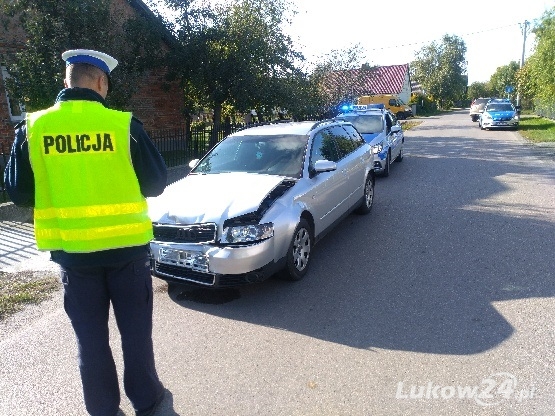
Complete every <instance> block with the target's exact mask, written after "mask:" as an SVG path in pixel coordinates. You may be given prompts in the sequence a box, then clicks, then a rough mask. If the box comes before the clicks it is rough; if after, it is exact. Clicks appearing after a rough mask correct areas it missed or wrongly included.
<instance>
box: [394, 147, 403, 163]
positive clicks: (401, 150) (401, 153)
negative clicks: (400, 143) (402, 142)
mask: <svg viewBox="0 0 555 416" xmlns="http://www.w3.org/2000/svg"><path fill="white" fill-rule="evenodd" d="M403 157H404V155H403V147H401V149H399V154H398V155H397V157H396V158H395V162H402V161H403Z"/></svg>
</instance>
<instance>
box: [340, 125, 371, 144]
mask: <svg viewBox="0 0 555 416" xmlns="http://www.w3.org/2000/svg"><path fill="white" fill-rule="evenodd" d="M343 128H344V129H345V131H346V132H347V134H348V135H349V137H351V140H352V141H353V142H355V143H356V144H357V146H362V145H363V144H364V143H366V142H365V141H364V139H363V138H362V136H361V135H360V133H359V132H358V131H357V130H356V129H355V128H354V127H353V126H351V125H349V124H346V125H344V126H343Z"/></svg>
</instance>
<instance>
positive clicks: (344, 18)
mask: <svg viewBox="0 0 555 416" xmlns="http://www.w3.org/2000/svg"><path fill="white" fill-rule="evenodd" d="M294 4H295V6H294V7H295V8H296V10H297V12H298V13H297V14H296V15H295V16H294V17H293V20H292V24H291V25H290V26H286V27H284V31H285V32H286V33H287V34H288V35H289V36H291V38H292V39H293V41H294V42H295V47H296V49H297V50H298V51H300V52H302V53H303V55H304V56H305V58H306V59H307V61H308V62H314V61H315V60H318V59H319V58H320V57H323V56H325V55H326V54H328V53H330V52H331V51H332V50H341V49H344V48H349V47H351V46H353V45H354V44H356V43H359V44H360V45H361V47H362V48H363V57H364V58H365V59H363V62H367V63H369V64H370V65H376V66H386V65H400V64H406V63H409V64H410V62H411V61H413V60H414V59H415V54H416V52H418V51H419V50H420V49H422V47H423V46H426V45H429V44H431V43H432V42H434V41H436V42H438V43H440V42H441V39H442V37H443V36H444V35H450V36H453V35H455V36H458V37H459V38H461V39H462V40H463V41H464V42H465V44H466V48H467V52H466V60H467V73H468V83H469V85H470V84H472V83H473V82H487V81H489V79H490V77H491V75H493V73H494V72H495V71H496V70H497V68H498V67H500V66H504V65H508V64H509V63H510V62H511V61H516V62H518V63H520V60H521V57H522V50H523V45H524V36H523V32H522V29H523V28H524V22H525V21H528V22H529V23H530V26H529V27H528V31H527V36H526V43H525V46H526V48H525V55H524V61H525V62H526V59H527V57H528V56H529V55H530V54H531V53H532V51H533V46H534V40H535V37H534V35H533V33H531V28H532V27H533V25H534V23H535V22H537V21H538V20H539V19H541V17H542V15H543V13H544V12H545V11H547V10H551V9H553V8H554V7H555V0H550V1H547V0H520V1H518V0H517V1H515V2H510V1H507V0H459V1H456V2H453V1H450V0H412V1H408V0H395V1H383V0H372V1H369V0H349V1H339V2H338V1H333V2H332V1H330V0H296V1H295V2H294Z"/></svg>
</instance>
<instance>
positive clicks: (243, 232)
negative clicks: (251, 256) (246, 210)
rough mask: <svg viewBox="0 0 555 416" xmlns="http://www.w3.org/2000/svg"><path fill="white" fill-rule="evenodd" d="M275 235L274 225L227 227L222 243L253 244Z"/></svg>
mask: <svg viewBox="0 0 555 416" xmlns="http://www.w3.org/2000/svg"><path fill="white" fill-rule="evenodd" d="M273 235H274V224H273V223H271V222H270V223H267V224H250V225H235V226H232V227H226V228H224V230H223V235H222V240H221V242H222V243H252V242H254V241H260V240H265V239H267V238H270V237H272V236H273Z"/></svg>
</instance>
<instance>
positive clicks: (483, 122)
mask: <svg viewBox="0 0 555 416" xmlns="http://www.w3.org/2000/svg"><path fill="white" fill-rule="evenodd" d="M519 122H520V116H519V114H518V111H517V109H516V108H515V106H514V105H513V104H512V103H511V102H510V101H509V100H503V99H496V100H489V101H488V103H487V104H486V106H485V108H484V112H483V113H482V114H481V115H480V118H479V120H478V125H479V126H480V129H482V130H484V129H513V130H516V129H517V128H518V124H519Z"/></svg>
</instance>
